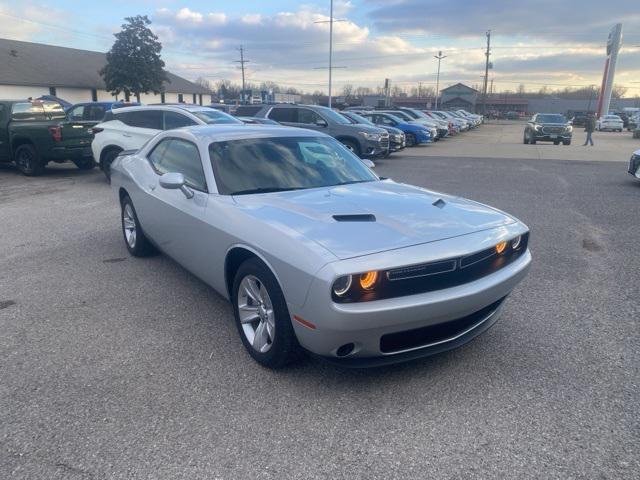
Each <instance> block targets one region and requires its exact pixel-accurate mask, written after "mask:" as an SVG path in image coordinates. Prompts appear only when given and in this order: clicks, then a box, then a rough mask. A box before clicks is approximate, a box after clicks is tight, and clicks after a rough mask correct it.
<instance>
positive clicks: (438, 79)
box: [433, 52, 447, 110]
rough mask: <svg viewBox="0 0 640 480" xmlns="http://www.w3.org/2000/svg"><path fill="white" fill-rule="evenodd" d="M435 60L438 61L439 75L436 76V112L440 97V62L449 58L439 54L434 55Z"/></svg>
mask: <svg viewBox="0 0 640 480" xmlns="http://www.w3.org/2000/svg"><path fill="white" fill-rule="evenodd" d="M433 58H437V59H438V74H437V75H436V110H437V109H438V96H439V95H440V62H441V61H442V59H443V58H447V56H446V55H442V52H438V55H434V56H433Z"/></svg>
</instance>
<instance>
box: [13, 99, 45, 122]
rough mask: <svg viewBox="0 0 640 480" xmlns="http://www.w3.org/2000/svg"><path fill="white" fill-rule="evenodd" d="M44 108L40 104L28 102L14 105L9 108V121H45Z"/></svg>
mask: <svg viewBox="0 0 640 480" xmlns="http://www.w3.org/2000/svg"><path fill="white" fill-rule="evenodd" d="M46 119H47V117H46V115H45V114H44V108H43V107H42V105H41V104H33V103H30V102H23V103H14V104H13V107H11V120H20V121H28V120H32V121H37V120H46Z"/></svg>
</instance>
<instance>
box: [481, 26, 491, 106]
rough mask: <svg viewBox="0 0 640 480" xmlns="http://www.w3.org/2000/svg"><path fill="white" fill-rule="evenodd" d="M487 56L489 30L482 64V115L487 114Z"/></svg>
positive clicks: (489, 45) (489, 49)
mask: <svg viewBox="0 0 640 480" xmlns="http://www.w3.org/2000/svg"><path fill="white" fill-rule="evenodd" d="M489 55H491V30H487V51H486V52H485V56H486V57H487V58H486V60H485V64H484V86H483V88H482V114H483V115H484V114H485V113H487V84H488V83H489Z"/></svg>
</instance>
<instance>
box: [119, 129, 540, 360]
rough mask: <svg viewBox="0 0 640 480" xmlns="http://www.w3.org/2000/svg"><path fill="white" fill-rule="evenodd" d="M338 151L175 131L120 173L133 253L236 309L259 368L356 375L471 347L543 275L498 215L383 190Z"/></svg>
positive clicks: (440, 197)
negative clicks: (312, 360)
mask: <svg viewBox="0 0 640 480" xmlns="http://www.w3.org/2000/svg"><path fill="white" fill-rule="evenodd" d="M370 166H371V165H368V164H365V163H364V161H363V160H360V159H359V158H358V157H356V156H355V155H354V154H353V153H351V152H350V151H349V150H348V149H346V148H345V147H344V146H342V144H340V143H339V142H338V141H336V140H335V139H333V138H331V137H329V136H327V135H323V134H321V133H318V132H313V131H310V130H303V129H297V128H289V127H281V126H278V127H271V126H268V125H261V126H252V125H228V126H227V125H219V126H198V127H190V128H185V129H178V130H171V131H166V132H163V133H160V134H159V135H158V136H156V137H155V138H153V139H152V140H151V141H149V142H148V143H147V144H146V145H145V146H144V147H142V148H141V149H140V150H139V151H136V152H124V153H123V154H122V155H121V156H119V157H118V158H117V159H116V161H115V162H114V163H113V166H112V187H113V189H114V192H115V194H116V198H117V199H118V202H119V203H120V205H121V208H122V231H123V234H124V240H125V245H126V247H127V249H128V250H129V252H130V253H131V254H132V255H135V256H145V255H150V254H153V253H155V252H157V251H162V252H163V253H165V254H167V255H169V256H170V257H172V258H173V259H175V260H176V261H177V262H178V263H180V264H181V265H183V266H184V267H185V268H186V269H188V270H190V271H191V272H193V273H194V274H195V275H197V276H198V277H200V278H201V279H202V280H203V281H205V282H206V283H208V284H209V285H211V286H212V287H213V288H214V289H215V290H217V291H218V292H219V293H220V294H221V295H223V296H224V297H226V298H228V299H229V300H230V301H231V302H232V305H233V308H234V312H235V322H236V325H237V328H238V332H239V335H240V338H241V339H242V342H243V344H244V346H245V347H246V349H247V351H248V352H249V353H250V354H251V356H252V357H253V358H254V359H255V360H256V361H258V362H259V363H261V364H262V365H265V366H267V367H271V368H278V367H282V366H284V365H286V364H287V363H289V362H290V361H291V360H293V359H295V358H297V356H298V354H299V353H300V352H301V351H302V350H306V351H308V352H311V353H313V354H316V355H319V356H321V357H324V358H326V359H329V360H332V361H335V362H339V363H342V364H344V365H348V366H371V365H380V364H386V363H393V362H398V361H403V360H408V359H412V358H416V357H420V356H425V355H430V354H434V353H438V352H441V351H444V350H448V349H451V348H454V347H457V346H459V345H462V344H464V343H466V342H468V341H469V340H471V339H473V338H475V337H476V336H478V335H479V334H480V333H482V332H484V331H485V330H487V329H488V328H489V327H490V326H491V325H493V324H494V323H495V321H496V320H497V318H498V315H499V313H500V309H501V307H502V305H503V302H504V300H505V298H506V297H507V295H509V293H510V292H511V291H512V290H513V288H514V287H515V286H516V285H517V284H518V283H519V282H520V281H521V280H522V279H523V278H524V276H525V275H526V273H527V270H528V268H529V264H530V263H531V254H530V252H529V249H528V247H527V244H528V239H529V231H528V229H527V227H526V226H525V225H524V224H523V223H521V222H520V221H518V220H517V219H515V218H514V217H512V216H510V215H508V214H506V213H504V212H501V211H499V210H496V209H494V208H491V207H488V206H485V205H482V204H479V203H476V202H473V201H469V200H465V199H462V198H459V197H453V196H449V195H445V194H442V193H436V192H432V191H429V190H425V189H423V188H418V187H414V186H411V185H405V184H399V183H396V182H393V181H391V180H384V179H380V178H378V177H377V176H376V175H375V174H374V173H373V171H372V170H371V168H369V167H370Z"/></svg>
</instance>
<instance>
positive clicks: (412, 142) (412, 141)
mask: <svg viewBox="0 0 640 480" xmlns="http://www.w3.org/2000/svg"><path fill="white" fill-rule="evenodd" d="M405 144H406V146H407V147H415V146H416V136H415V135H414V134H413V133H407V135H406V136H405Z"/></svg>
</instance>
